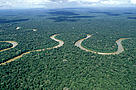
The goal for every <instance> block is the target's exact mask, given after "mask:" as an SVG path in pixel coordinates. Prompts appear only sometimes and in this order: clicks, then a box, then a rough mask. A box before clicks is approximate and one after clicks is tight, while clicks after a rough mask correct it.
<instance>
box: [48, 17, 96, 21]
mask: <svg viewBox="0 0 136 90" xmlns="http://www.w3.org/2000/svg"><path fill="white" fill-rule="evenodd" d="M94 17H96V16H70V17H69V16H59V17H52V18H48V19H51V20H54V22H63V21H70V22H76V21H79V20H80V19H81V18H94Z"/></svg>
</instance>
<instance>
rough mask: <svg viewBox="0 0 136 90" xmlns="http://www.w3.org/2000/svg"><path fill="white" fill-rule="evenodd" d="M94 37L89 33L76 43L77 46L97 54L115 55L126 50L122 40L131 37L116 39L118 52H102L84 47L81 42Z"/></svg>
mask: <svg viewBox="0 0 136 90" xmlns="http://www.w3.org/2000/svg"><path fill="white" fill-rule="evenodd" d="M90 37H92V35H89V34H87V37H86V38H83V39H81V40H78V41H77V42H76V43H75V46H77V47H79V48H80V49H82V50H84V51H86V52H92V53H96V54H100V55H115V54H120V53H122V52H123V51H124V48H123V46H122V44H121V42H122V41H123V40H126V39H129V38H120V39H119V40H117V41H116V43H117V45H118V50H117V51H116V52H113V53H102V52H96V51H93V50H89V49H86V48H84V47H83V46H82V45H81V44H82V42H83V41H84V40H86V39H88V38H90Z"/></svg>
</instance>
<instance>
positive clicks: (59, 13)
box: [48, 11, 80, 16]
mask: <svg viewBox="0 0 136 90" xmlns="http://www.w3.org/2000/svg"><path fill="white" fill-rule="evenodd" d="M48 13H49V14H52V15H68V16H69V15H80V14H76V13H74V12H69V11H55V12H48Z"/></svg>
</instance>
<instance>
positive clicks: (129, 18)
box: [128, 17, 136, 19]
mask: <svg viewBox="0 0 136 90" xmlns="http://www.w3.org/2000/svg"><path fill="white" fill-rule="evenodd" d="M128 19H136V17H128Z"/></svg>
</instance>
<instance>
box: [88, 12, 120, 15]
mask: <svg viewBox="0 0 136 90" xmlns="http://www.w3.org/2000/svg"><path fill="white" fill-rule="evenodd" d="M90 13H98V14H106V15H108V16H120V15H121V14H114V13H111V12H90Z"/></svg>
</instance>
